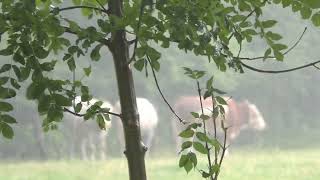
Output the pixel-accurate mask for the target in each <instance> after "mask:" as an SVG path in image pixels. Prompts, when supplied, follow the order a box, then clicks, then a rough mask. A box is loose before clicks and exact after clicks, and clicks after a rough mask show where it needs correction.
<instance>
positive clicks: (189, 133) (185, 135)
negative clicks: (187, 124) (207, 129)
mask: <svg viewBox="0 0 320 180" xmlns="http://www.w3.org/2000/svg"><path fill="white" fill-rule="evenodd" d="M193 135H194V131H193V130H191V129H186V130H184V131H182V132H181V133H180V134H179V136H180V137H183V138H190V137H192V136H193Z"/></svg>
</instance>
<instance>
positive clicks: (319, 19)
mask: <svg viewBox="0 0 320 180" xmlns="http://www.w3.org/2000/svg"><path fill="white" fill-rule="evenodd" d="M311 20H312V22H313V24H314V25H315V26H320V13H319V12H318V13H316V14H314V15H313V16H312V18H311Z"/></svg>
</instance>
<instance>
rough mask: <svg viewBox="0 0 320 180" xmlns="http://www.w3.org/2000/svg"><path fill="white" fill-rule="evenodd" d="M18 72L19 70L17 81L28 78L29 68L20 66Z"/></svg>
mask: <svg viewBox="0 0 320 180" xmlns="http://www.w3.org/2000/svg"><path fill="white" fill-rule="evenodd" d="M20 72H21V79H19V82H22V81H25V80H27V79H28V78H29V76H30V72H31V69H30V68H28V67H20Z"/></svg>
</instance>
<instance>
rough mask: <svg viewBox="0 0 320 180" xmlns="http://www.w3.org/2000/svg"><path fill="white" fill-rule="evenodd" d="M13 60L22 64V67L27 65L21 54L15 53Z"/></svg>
mask: <svg viewBox="0 0 320 180" xmlns="http://www.w3.org/2000/svg"><path fill="white" fill-rule="evenodd" d="M13 60H14V61H16V62H18V63H20V64H22V65H25V64H26V61H25V59H24V57H23V56H21V55H20V54H19V53H15V54H14V55H13Z"/></svg>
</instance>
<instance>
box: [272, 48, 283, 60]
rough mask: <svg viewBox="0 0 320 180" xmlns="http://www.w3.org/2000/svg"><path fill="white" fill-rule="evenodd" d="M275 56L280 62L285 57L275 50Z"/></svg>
mask: <svg viewBox="0 0 320 180" xmlns="http://www.w3.org/2000/svg"><path fill="white" fill-rule="evenodd" d="M273 54H274V57H275V58H276V59H277V60H278V61H283V58H284V56H283V54H282V53H281V52H280V51H277V50H273Z"/></svg>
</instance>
